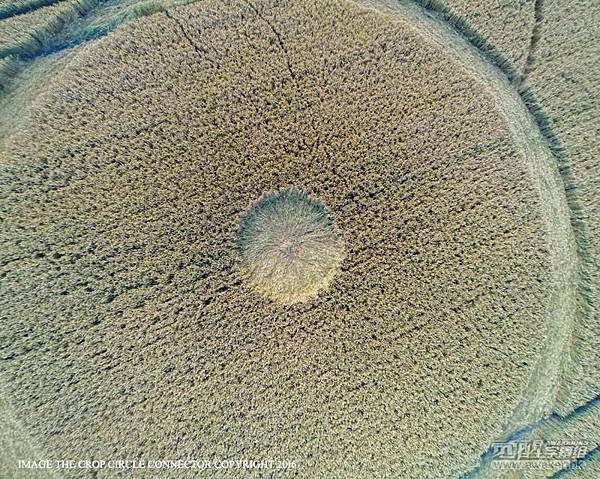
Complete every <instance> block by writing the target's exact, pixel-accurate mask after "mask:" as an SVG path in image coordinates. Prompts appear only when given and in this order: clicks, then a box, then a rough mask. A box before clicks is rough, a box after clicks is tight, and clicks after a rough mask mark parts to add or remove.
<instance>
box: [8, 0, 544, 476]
mask: <svg viewBox="0 0 600 479" xmlns="http://www.w3.org/2000/svg"><path fill="white" fill-rule="evenodd" d="M51 86H52V91H50V92H48V93H47V94H44V95H42V96H41V97H40V98H39V99H38V101H37V103H36V106H35V110H34V112H33V115H32V120H31V123H30V125H28V127H27V128H25V129H24V130H23V131H21V132H19V133H17V134H15V135H14V136H13V137H12V138H10V139H9V141H7V142H6V145H8V146H7V155H6V158H7V161H6V162H5V165H4V166H3V171H2V175H3V178H2V181H3V182H4V184H5V185H6V188H5V189H4V191H5V193H3V197H2V211H3V216H4V218H3V219H4V221H5V225H6V228H5V229H4V232H3V236H4V237H3V238H2V240H3V242H4V244H6V248H5V249H4V250H3V251H2V253H0V254H1V255H2V259H3V264H4V265H5V266H4V267H3V271H4V272H3V275H4V277H3V278H2V286H1V287H2V301H3V302H6V303H7V304H6V305H5V306H6V307H4V308H3V313H4V315H5V316H6V318H5V322H6V325H7V327H6V334H5V335H4V336H3V342H2V354H3V357H4V358H5V359H7V360H6V361H4V362H3V366H2V373H3V376H4V378H5V380H6V381H7V384H8V385H7V387H6V389H7V394H8V396H9V399H10V401H11V403H13V404H14V405H16V407H17V409H18V411H19V412H20V415H21V417H20V420H21V421H22V422H23V424H24V425H25V427H26V429H27V430H28V431H30V433H31V435H32V438H33V439H32V440H34V441H36V442H37V443H39V444H41V445H42V446H43V449H44V450H45V451H46V452H47V453H48V454H49V455H51V456H53V457H54V456H56V457H80V456H81V457H87V454H88V452H89V451H90V450H92V451H93V453H94V455H95V456H96V457H108V458H110V457H116V456H118V457H127V458H131V457H138V456H140V455H141V456H143V457H145V458H162V459H175V458H179V457H188V456H192V457H195V458H211V459H221V458H231V457H234V458H250V459H264V458H271V459H291V460H296V461H297V463H298V469H297V470H296V471H295V472H294V471H292V472H290V473H289V474H290V476H293V475H294V474H297V475H298V477H399V474H400V473H401V474H402V475H404V476H405V477H442V476H444V477H449V476H451V475H452V474H453V473H458V472H459V471H461V470H464V469H465V468H466V467H468V466H470V465H472V464H473V463H474V462H476V461H477V459H478V457H479V454H481V452H482V450H484V449H485V447H486V446H487V444H488V443H489V442H490V441H491V440H492V439H494V438H495V437H497V436H498V435H499V434H500V433H501V432H502V431H503V427H504V425H505V424H506V423H507V421H508V420H509V418H510V416H511V414H512V413H513V411H514V410H515V408H516V407H517V405H518V404H519V402H520V401H521V400H522V395H523V394H524V391H526V389H527V384H528V381H529V379H530V376H531V374H532V372H533V369H534V365H535V362H536V360H537V359H538V355H539V352H540V348H541V344H542V340H543V330H544V327H543V326H544V314H545V310H546V307H547V300H548V296H549V294H550V293H549V290H550V289H551V288H552V287H553V285H552V283H551V282H550V280H549V279H548V275H547V270H548V260H547V257H546V256H547V238H546V237H545V231H546V230H545V226H544V224H543V220H542V216H541V214H540V212H539V211H540V208H541V206H540V204H539V199H538V194H537V192H536V189H535V188H534V187H533V186H532V185H531V184H530V183H531V182H530V174H529V173H528V171H527V169H526V167H525V166H524V161H523V156H524V155H523V151H521V147H520V146H519V145H518V144H517V143H516V142H515V141H514V138H513V136H512V134H511V129H510V125H508V124H507V121H506V120H505V118H504V117H503V116H502V115H501V114H500V112H499V111H498V108H497V105H496V103H495V98H494V96H493V95H492V94H491V93H490V91H488V89H487V88H486V85H485V84H482V83H481V82H480V81H477V80H475V79H474V77H473V76H472V75H471V73H470V71H469V69H467V68H464V66H463V65H461V63H460V62H459V61H457V60H456V59H454V58H449V57H448V56H447V55H446V53H445V52H444V51H443V49H440V48H439V45H437V44H434V43H432V42H428V39H427V37H425V36H424V35H422V34H421V33H420V32H419V31H418V30H417V29H415V28H414V27H413V26H412V25H411V24H410V22H407V21H405V20H403V19H402V18H396V19H393V20H392V19H391V17H390V16H388V15H383V14H380V13H378V12H376V11H373V10H369V9H365V8H363V7H360V6H358V5H356V4H354V3H352V2H344V1H335V2H330V1H327V2H325V1H315V2H312V1H301V2H296V1H294V2H292V1H290V2H272V3H267V2H262V3H260V4H257V5H256V6H255V5H253V4H243V5H241V4H239V3H238V2H232V3H229V2H220V1H206V2H199V3H198V4H194V5H191V6H188V7H185V8H181V9H177V10H174V11H171V12H168V13H166V14H158V15H154V16H152V17H149V18H146V19H144V20H143V21H140V22H136V23H135V24H132V25H130V26H126V27H124V28H122V29H120V30H118V31H117V32H116V33H114V34H113V35H111V36H110V37H108V38H106V39H105V40H102V41H99V42H97V43H94V44H92V45H90V46H89V47H86V48H83V50H82V52H81V53H80V54H79V56H78V57H77V58H76V59H75V60H73V61H72V62H71V63H70V65H69V67H68V68H67V69H65V71H64V72H63V74H62V75H61V76H60V77H59V78H58V79H56V80H55V81H54V82H53V84H52V85H51ZM291 187H293V188H298V189H303V190H306V191H307V192H309V194H310V195H311V197H314V198H318V199H319V200H320V201H322V202H323V203H324V204H326V205H328V208H329V210H330V213H331V216H332V219H333V221H334V222H335V224H336V226H337V228H338V230H339V232H340V234H341V235H342V237H343V241H344V244H345V259H344V261H343V263H342V264H341V267H340V268H339V271H338V273H337V275H336V277H335V279H334V280H333V282H332V284H331V285H330V286H329V288H328V289H327V290H326V291H322V292H321V293H320V294H319V296H318V297H316V298H315V299H312V300H311V301H309V302H307V303H300V304H295V305H281V304H278V303H274V302H271V301H269V300H268V299H265V298H263V297H262V296H261V295H259V294H256V292H255V291H254V290H253V289H252V288H250V287H248V286H247V285H246V284H245V282H244V281H243V278H242V275H241V272H240V258H239V256H238V254H237V250H236V247H235V232H236V228H237V226H238V221H239V218H240V215H242V214H243V212H244V211H246V210H247V209H248V207H249V206H250V205H251V204H252V202H253V201H254V200H255V199H256V198H258V197H260V196H261V195H262V194H264V193H265V192H269V191H278V190H283V189H285V188H291ZM9 303H10V304H9ZM151 472H152V471H149V473H151ZM159 472H160V477H187V476H186V474H189V475H190V477H198V474H199V471H197V470H196V471H182V470H177V471H164V470H163V471H159ZM221 472H223V474H228V475H227V477H237V476H235V474H238V475H239V476H240V477H246V476H244V474H247V473H248V471H245V470H228V471H226V472H224V471H221ZM221 472H219V471H216V472H215V471H208V472H207V471H205V473H207V474H210V477H218V474H220V473H221ZM67 474H68V471H67ZM103 474H105V475H104V476H102V477H112V476H111V475H110V474H111V473H110V471H103ZM157 474H158V472H157ZM169 474H171V475H172V476H170V475H169ZM65 477H66V476H65Z"/></svg>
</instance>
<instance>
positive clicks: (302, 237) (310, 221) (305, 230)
mask: <svg viewBox="0 0 600 479" xmlns="http://www.w3.org/2000/svg"><path fill="white" fill-rule="evenodd" d="M238 248H239V251H240V254H241V257H242V260H243V263H244V268H245V270H246V272H247V276H248V279H249V281H250V283H251V284H252V286H253V287H254V288H255V289H256V290H258V291H259V292H261V293H263V294H264V295H266V296H268V297H269V298H271V299H273V300H277V301H280V302H284V303H295V302H298V301H303V300H306V299H308V298H310V297H312V296H315V295H316V294H317V293H318V292H319V291H320V290H322V289H324V288H326V287H327V286H328V285H329V283H330V281H331V279H332V278H333V276H334V275H335V272H336V271H337V269H338V267H339V265H340V263H341V261H342V259H343V243H342V240H341V238H340V236H339V235H338V234H337V233H336V232H335V231H334V229H333V224H332V222H331V220H330V219H329V216H328V214H327V212H326V210H325V207H324V205H323V204H322V203H321V202H320V201H318V200H315V199H313V198H310V197H309V196H308V195H307V194H306V193H304V192H303V191H300V190H297V189H287V190H283V191H280V192H275V193H268V194H266V195H264V196H263V197H262V198H261V199H260V200H259V201H258V202H257V203H255V204H254V205H253V206H251V208H250V209H249V210H248V211H247V212H246V213H245V214H244V215H243V216H242V218H241V221H240V228H239V231H238Z"/></svg>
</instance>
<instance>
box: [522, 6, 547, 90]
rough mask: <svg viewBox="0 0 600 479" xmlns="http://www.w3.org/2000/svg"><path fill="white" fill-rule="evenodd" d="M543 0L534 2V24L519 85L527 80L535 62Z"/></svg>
mask: <svg viewBox="0 0 600 479" xmlns="http://www.w3.org/2000/svg"><path fill="white" fill-rule="evenodd" d="M543 3H544V0H535V6H534V15H533V18H534V23H533V28H532V30H531V40H530V42H529V48H528V50H527V59H526V60H525V65H524V67H523V73H522V74H521V78H520V80H519V83H523V82H525V81H526V80H527V75H529V72H530V71H531V69H532V67H533V62H534V61H535V54H536V50H537V44H538V42H539V40H540V25H541V22H542V9H543Z"/></svg>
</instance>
